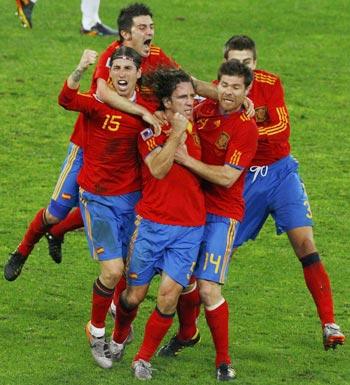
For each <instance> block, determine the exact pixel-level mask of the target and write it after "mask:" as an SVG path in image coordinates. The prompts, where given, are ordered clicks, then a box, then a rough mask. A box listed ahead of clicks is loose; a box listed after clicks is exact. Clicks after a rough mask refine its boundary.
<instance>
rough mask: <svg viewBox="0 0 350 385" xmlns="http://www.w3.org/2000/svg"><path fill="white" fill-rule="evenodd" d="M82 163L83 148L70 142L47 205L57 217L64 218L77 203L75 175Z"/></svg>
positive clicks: (77, 192) (77, 187)
mask: <svg viewBox="0 0 350 385" xmlns="http://www.w3.org/2000/svg"><path fill="white" fill-rule="evenodd" d="M82 165H83V150H82V149H81V148H80V147H79V146H77V145H76V144H74V143H70V144H69V147H68V153H67V156H66V159H65V160H64V162H63V165H62V168H61V173H60V176H59V178H58V181H57V183H56V187H55V189H54V192H53V194H52V197H51V202H50V204H49V207H48V210H49V213H50V214H52V215H53V216H55V217H57V218H59V219H64V218H65V217H66V216H67V214H68V213H69V211H70V210H71V209H72V208H73V207H76V206H78V205H79V186H78V184H77V176H78V174H79V171H80V169H81V167H82Z"/></svg>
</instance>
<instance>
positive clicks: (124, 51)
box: [110, 45, 142, 69]
mask: <svg viewBox="0 0 350 385" xmlns="http://www.w3.org/2000/svg"><path fill="white" fill-rule="evenodd" d="M124 58H127V59H129V60H131V61H132V62H133V63H134V64H135V67H136V68H137V69H139V68H140V67H141V60H142V58H141V55H140V54H139V53H138V52H136V51H135V50H134V49H133V48H130V47H126V46H125V45H122V46H121V47H119V48H118V49H116V50H115V51H114V52H113V54H112V56H111V61H110V63H111V65H112V63H113V61H114V60H116V59H124Z"/></svg>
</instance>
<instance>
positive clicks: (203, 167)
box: [175, 146, 243, 188]
mask: <svg viewBox="0 0 350 385" xmlns="http://www.w3.org/2000/svg"><path fill="white" fill-rule="evenodd" d="M175 160H176V161H177V162H178V163H180V164H182V165H183V166H185V167H187V168H188V169H190V170H191V171H192V172H194V173H195V174H197V175H198V176H200V177H201V178H202V179H205V180H207V181H208V182H211V183H215V184H217V185H219V186H223V187H226V188H229V187H231V186H232V185H233V184H234V183H235V182H236V180H237V179H238V178H239V177H240V175H241V174H242V172H243V169H242V170H238V169H236V168H233V167H230V166H229V165H227V164H224V165H222V166H217V165H211V164H207V163H203V162H202V161H200V160H197V159H195V158H193V157H192V156H190V155H189V154H188V152H187V148H186V146H181V147H180V148H179V149H178V150H177V151H176V154H175Z"/></svg>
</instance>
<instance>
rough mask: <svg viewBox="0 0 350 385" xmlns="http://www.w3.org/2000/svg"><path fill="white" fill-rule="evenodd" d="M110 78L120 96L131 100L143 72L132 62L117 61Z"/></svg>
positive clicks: (111, 70)
mask: <svg viewBox="0 0 350 385" xmlns="http://www.w3.org/2000/svg"><path fill="white" fill-rule="evenodd" d="M109 76H110V77H111V79H112V84H113V86H114V88H115V90H116V91H117V92H118V94H119V95H120V96H124V97H126V98H131V97H132V95H133V93H134V91H135V86H136V82H137V79H139V78H140V76H141V71H140V70H138V69H137V68H136V66H135V64H134V62H133V61H132V60H129V59H115V60H113V63H112V67H111V69H110V72H109Z"/></svg>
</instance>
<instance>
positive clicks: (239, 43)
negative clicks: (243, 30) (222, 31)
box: [224, 35, 256, 60]
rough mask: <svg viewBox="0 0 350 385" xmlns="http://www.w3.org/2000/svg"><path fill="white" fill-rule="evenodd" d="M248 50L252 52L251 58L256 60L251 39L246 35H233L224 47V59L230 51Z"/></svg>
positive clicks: (253, 43) (254, 48)
mask: <svg viewBox="0 0 350 385" xmlns="http://www.w3.org/2000/svg"><path fill="white" fill-rule="evenodd" d="M245 49H248V50H250V51H252V52H253V58H254V60H256V46H255V42H254V40H253V39H251V38H250V37H249V36H246V35H235V36H232V37H230V38H229V39H228V40H227V42H226V43H225V46H224V57H225V59H226V60H227V58H228V52H229V51H232V50H236V51H243V50H245Z"/></svg>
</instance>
